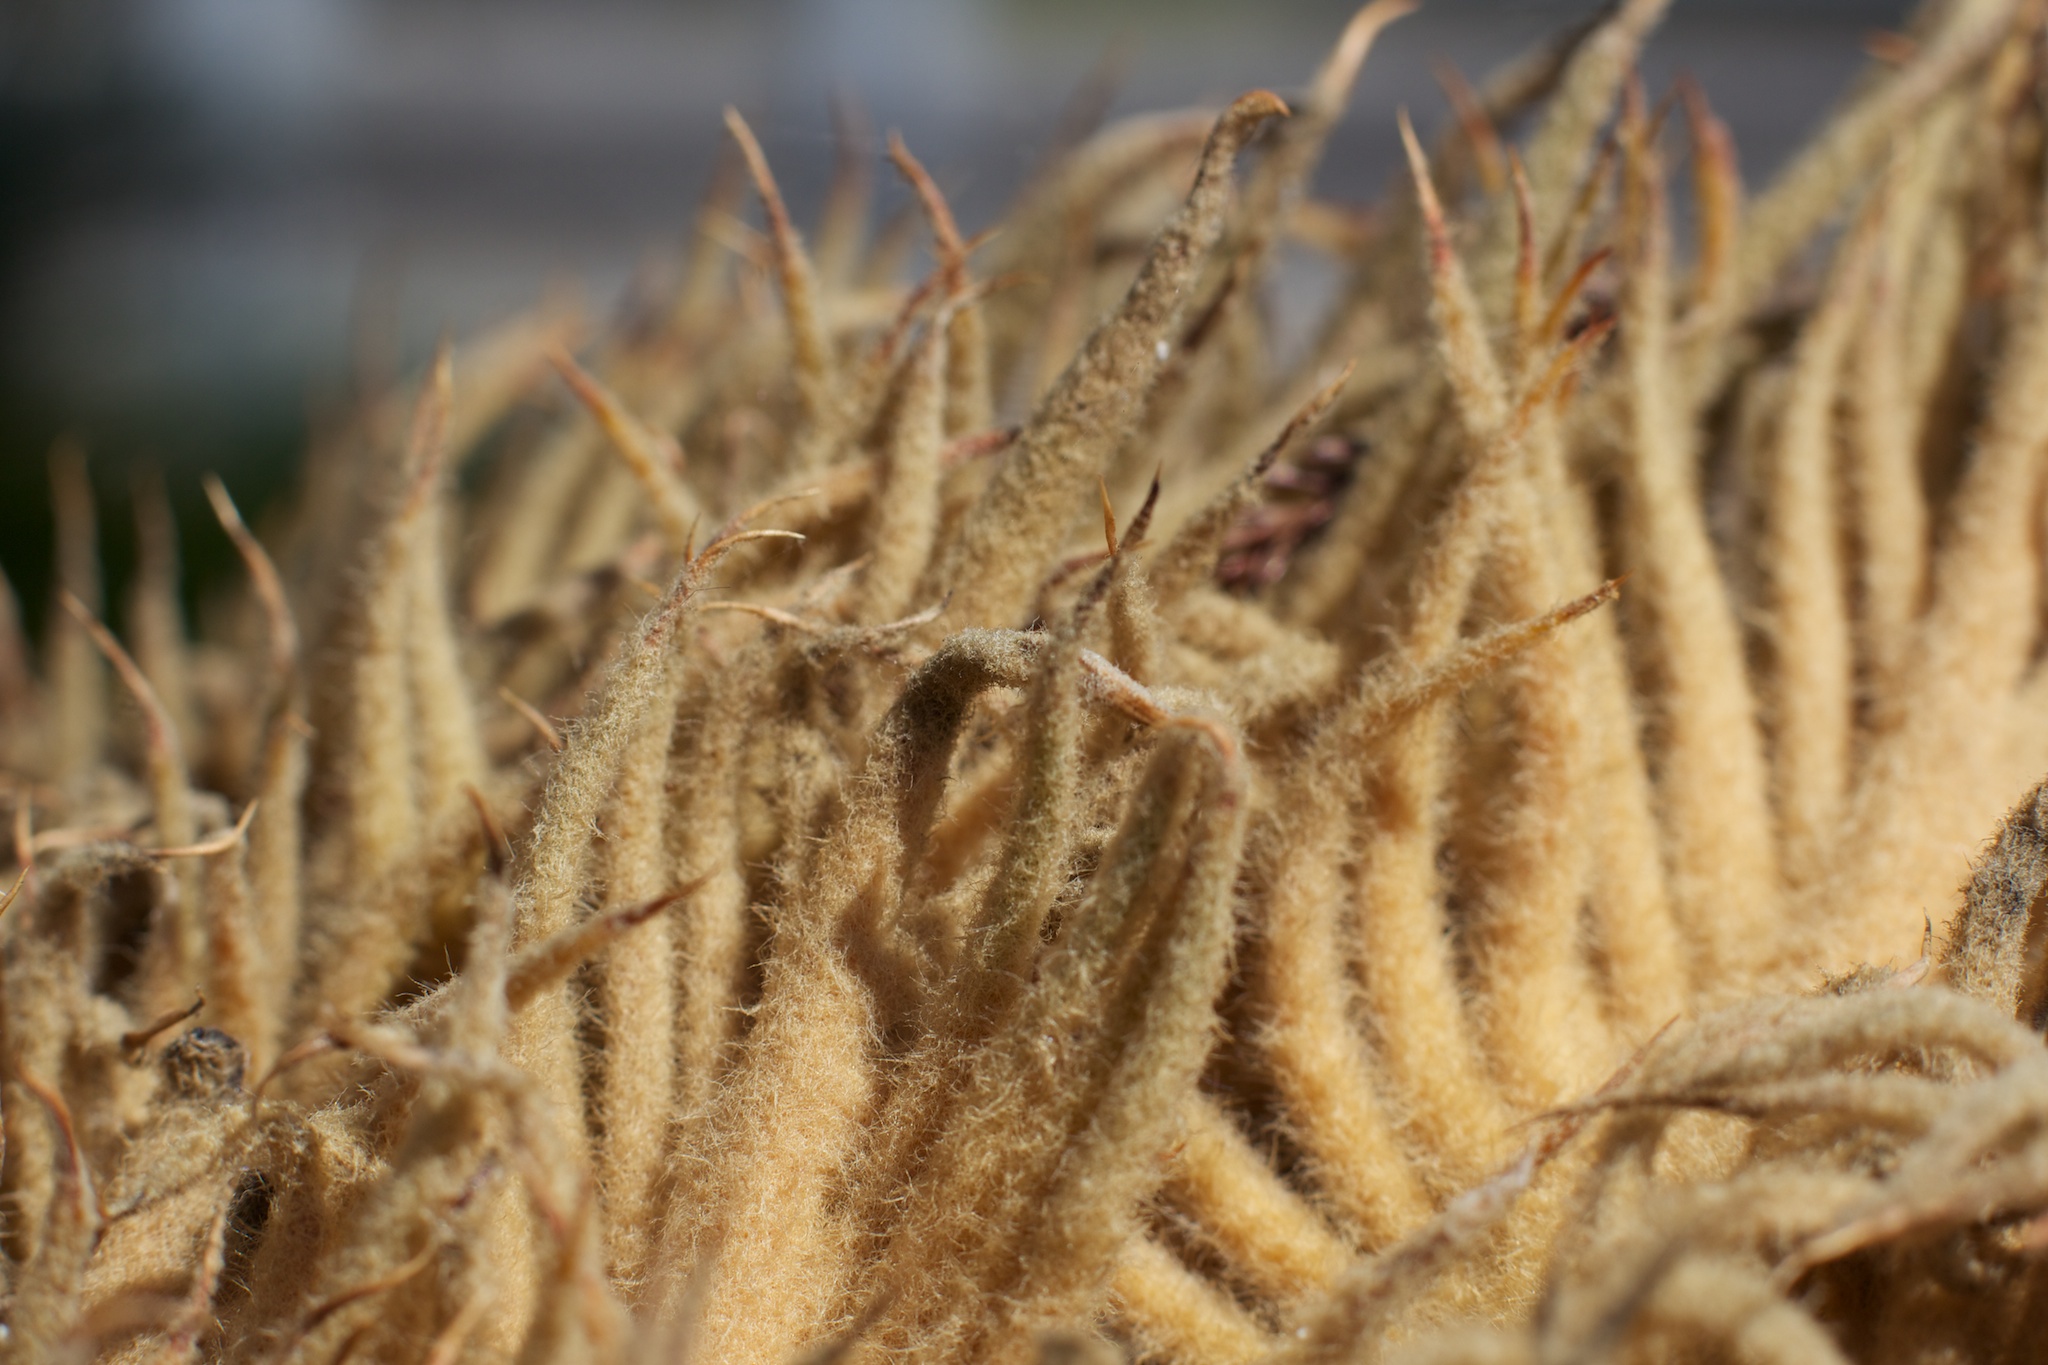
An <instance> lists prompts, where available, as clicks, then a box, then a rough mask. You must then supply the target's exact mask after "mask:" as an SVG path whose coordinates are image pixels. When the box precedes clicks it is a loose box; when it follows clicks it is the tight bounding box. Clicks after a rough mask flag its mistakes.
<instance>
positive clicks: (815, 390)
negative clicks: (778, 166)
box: [725, 107, 845, 469]
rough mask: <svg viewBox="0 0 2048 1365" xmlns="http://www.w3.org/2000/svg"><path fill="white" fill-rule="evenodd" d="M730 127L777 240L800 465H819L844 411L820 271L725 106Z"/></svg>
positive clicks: (747, 136)
mask: <svg viewBox="0 0 2048 1365" xmlns="http://www.w3.org/2000/svg"><path fill="white" fill-rule="evenodd" d="M725 126H726V130H727V131H728V132H730V133H731V134H732V138H733V141H734V142H736V143H738V144H739V149H740V155H741V156H743V157H745V158H746V162H747V171H748V173H749V174H750V175H752V176H753V179H754V189H755V191H756V192H757V193H759V194H760V196H761V207H762V209H763V210H764V211H765V212H766V214H767V216H768V236H769V240H770V241H771V242H773V243H774V246H775V270H776V275H777V277H778V279H779V280H780V282H781V285H782V304H783V310H784V314H785V316H786V318H787V320H788V324H789V339H790V349H791V354H792V359H793V368H794V370H795V375H796V389H797V400H798V401H799V402H800V403H801V404H802V405H803V410H804V420H805V424H806V430H805V432H804V435H803V437H802V439H801V447H800V450H799V452H798V458H797V462H796V463H797V467H798V468H799V469H817V468H819V467H821V466H823V465H824V464H826V463H827V462H828V461H829V460H830V458H831V456H832V452H833V446H834V444H835V443H836V442H837V440H838V438H839V434H840V429H841V426H842V425H843V423H844V421H845V415H844V414H843V413H842V412H841V411H840V410H839V401H838V393H837V390H836V382H837V373H838V363H837V360H836V359H835V357H834V355H833V351H832V342H831V338H830V337H828V336H827V335H826V334H825V321H824V316H823V313H822V311H821V309H820V307H819V301H818V294H819V290H818V276H817V272H816V270H815V269H813V267H812V265H811V260H810V257H809V256H808V255H806V254H805V252H804V246H803V241H802V239H801V238H800V237H798V235H797V230H796V227H795V226H794V225H793V224H792V223H791V222H790V220H789V210H788V209H786V208H785V207H783V203H782V192H781V191H780V190H778V189H777V188H776V185H775V178H774V176H773V175H771V174H770V173H769V171H768V158H767V157H765V156H763V155H762V154H761V144H760V143H759V142H757V141H756V140H755V139H754V132H753V129H751V128H749V127H748V126H747V121H746V120H745V119H743V118H741V117H740V114H739V111H738V110H737V109H733V108H731V107H728V108H727V109H726V111H725Z"/></svg>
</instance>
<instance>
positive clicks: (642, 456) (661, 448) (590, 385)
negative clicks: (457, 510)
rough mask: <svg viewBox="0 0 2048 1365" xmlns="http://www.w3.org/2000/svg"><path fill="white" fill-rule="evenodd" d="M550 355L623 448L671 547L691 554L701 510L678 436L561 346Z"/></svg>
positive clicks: (610, 437) (617, 447) (618, 447)
mask: <svg viewBox="0 0 2048 1365" xmlns="http://www.w3.org/2000/svg"><path fill="white" fill-rule="evenodd" d="M548 359H549V360H550V361H552V362H553V364H554V366H555V369H556V371H557V372H559V373H560V374H561V376H562V379H563V380H564V381H565V382H566V383H567V384H568V385H569V387H570V389H571V390H573V391H574V392H575V394H576V398H577V400H578V401H579V402H581V403H582V404H583V406H584V407H586V408H588V409H590V415H591V416H592V417H594V418H596V419H597V423H598V425H599V426H601V427H603V428H604V434H605V437H606V439H608V440H609V441H610V442H611V444H612V449H614V450H616V451H618V452H619V456H620V458H622V459H623V460H625V462H626V467H627V468H628V469H630V470H632V471H633V478H634V480H635V481H636V482H637V483H639V485H640V488H641V490H642V491H643V492H644V493H645V494H646V495H647V499H648V501H649V502H650V503H652V504H653V506H654V515H655V519H656V520H657V521H658V522H659V523H660V524H661V533H662V536H663V538H664V539H665V540H667V542H668V548H669V552H670V553H672V554H679V555H680V554H686V553H688V551H689V546H690V532H691V530H692V528H694V527H695V526H696V524H697V518H698V515H699V511H700V509H699V508H698V507H697V504H696V500H695V499H693V498H692V497H691V496H690V492H689V490H688V489H687V488H685V487H684V486H683V483H682V480H681V479H680V478H679V477H678V476H679V474H680V472H681V467H682V448H681V447H680V446H678V445H676V443H675V439H674V438H673V437H670V436H666V435H662V434H660V433H657V432H654V431H651V430H649V429H648V427H647V426H646V424H645V423H643V422H641V421H640V419H639V418H637V417H635V416H634V415H633V414H632V413H631V412H630V411H628V410H627V408H626V406H625V404H624V403H622V402H621V401H620V400H619V398H618V395H616V394H614V393H613V392H612V391H611V390H610V389H608V388H606V387H605V385H604V384H603V383H602V382H601V381H600V380H599V379H598V378H597V377H596V376H595V375H592V374H591V373H590V372H589V371H588V370H586V369H584V368H583V367H582V366H581V365H578V364H577V363H576V362H575V360H574V359H572V358H571V357H570V356H569V354H568V353H567V352H566V351H556V352H555V353H554V354H552V355H551V356H549V357H548Z"/></svg>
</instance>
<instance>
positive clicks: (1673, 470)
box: [1621, 139, 1777, 983]
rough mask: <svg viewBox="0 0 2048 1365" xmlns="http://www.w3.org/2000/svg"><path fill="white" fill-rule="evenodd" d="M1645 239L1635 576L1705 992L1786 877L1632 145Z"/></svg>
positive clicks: (1666, 800)
mask: <svg viewBox="0 0 2048 1365" xmlns="http://www.w3.org/2000/svg"><path fill="white" fill-rule="evenodd" d="M1626 150H1627V153H1628V155H1627V156H1626V158H1625V162H1626V166H1627V168H1628V175H1629V183H1628V194H1627V197H1628V211H1629V214H1630V217H1631V220H1632V228H1633V232H1634V234H1635V235H1634V239H1633V241H1632V242H1631V244H1630V246H1631V251H1632V253H1633V255H1632V259H1631V261H1630V272H1629V286H1628V289H1627V291H1626V292H1625V293H1624V294H1623V296H1622V302H1621V318H1622V331H1623V334H1624V335H1625V337H1626V338H1627V340H1626V341H1625V342H1624V344H1623V347H1622V352H1623V363H1624V364H1625V366H1626V373H1627V385H1628V394H1629V398H1628V402H1629V409H1630V411H1629V419H1628V420H1629V428H1628V430H1629V436H1630V439H1629V441H1628V442H1627V443H1626V445H1625V447H1624V450H1625V463H1624V466H1623V474H1622V477H1623V498H1624V508H1623V514H1622V518H1623V520H1622V527H1623V555H1624V559H1623V563H1624V564H1625V565H1626V566H1627V568H1628V569H1629V570H1630V572H1631V573H1632V574H1633V575H1634V581H1635V582H1636V583H1637V584H1638V585H1639V593H1638V597H1637V600H1639V601H1640V603H1641V610H1642V612H1643V615H1644V617H1645V618H1646V619H1645V621H1644V625H1643V627H1642V629H1641V630H1640V632H1639V638H1640V639H1641V640H1642V641H1643V644H1642V645H1641V646H1640V648H1641V650H1642V651H1643V654H1644V655H1645V656H1646V657H1645V658H1643V659H1642V661H1641V662H1642V664H1643V665H1647V666H1648V667H1650V668H1652V669H1654V670H1655V677H1656V687H1657V692H1656V694H1655V697H1654V699H1653V701H1652V708H1653V709H1652V711H1651V725H1652V727H1653V728H1652V731H1651V733H1652V734H1653V735H1654V736H1656V743H1655V748H1654V749H1653V763H1654V765H1655V771H1656V773H1657V796H1658V804H1659V807H1660V812H1661V814H1662V817H1663V820H1662V823H1663V826H1664V829H1665V831H1666V838H1667V839H1668V840H1669V845H1668V847H1667V851H1666V857H1667V859H1668V861H1669V866H1670V879H1671V894H1672V907H1673V910H1674V911H1675V912H1676V914H1677V916H1678V920H1679V924H1680V927H1681V928H1682V929H1683V930H1684V932H1685V935H1686V938H1687V941H1688V943H1689V944H1690V945H1691V947H1692V949H1693V951H1694V952H1696V953H1698V954H1699V955H1700V958H1701V966H1700V970H1699V971H1698V972H1696V973H1695V979H1696V980H1698V981H1700V982H1702V983H1704V982H1709V981H1714V980H1717V979H1725V978H1726V977H1727V975H1728V974H1729V973H1732V972H1737V971H1739V970H1741V968H1742V967H1743V966H1744V965H1745V961H1746V958H1747V957H1748V955H1751V954H1754V953H1755V952H1756V949H1757V947H1758V945H1760V944H1762V943H1764V942H1767V941H1768V939H1769V937H1770V932H1769V929H1768V927H1767V926H1768V924H1769V909H1770V907H1771V905H1772V904H1773V903H1774V900H1775V896H1776V884H1777V868H1776V861H1777V860H1776V858H1775V856H1774V838H1773V835H1772V833H1771V824H1770V813H1769V810H1768V808H1767V804H1766V786H1765V782H1766V769H1765V764H1764V758H1763V752H1762V736H1761V735H1760V733H1759V731H1758V728H1757V718H1756V707H1755V702H1754V700H1753V699H1752V697H1751V694H1750V689H1749V682H1748V679H1747V678H1746V677H1745V676H1744V674H1743V669H1742V647H1741V634H1740V632H1739V630H1738V628H1737V626H1736V622H1735V616H1734V611H1733V608H1732V606H1731V604H1730V602H1729V600H1728V593H1727V589H1726V587H1725V585H1724V584H1723V582H1722V580H1721V573H1720V569H1719V567H1718V565H1717V564H1716V562H1715V558H1714V552H1713V547H1712V544H1711V542H1710V541H1709V540H1708V537H1707V528H1706V525H1705V520H1704V518H1703V516H1702V514H1701V511H1700V507H1699V499H1698V496H1697V493H1696V491H1695V489H1696V486H1697V480H1698V477H1699V476H1698V473H1697V470H1696V469H1695V467H1694V465H1695V460H1696V455H1695V452H1694V451H1693V450H1692V449H1690V448H1689V446H1688V443H1687V440H1686V438H1685V436H1684V435H1683V430H1684V428H1683V426H1682V424H1681V423H1680V421H1679V415H1680V411H1681V407H1680V405H1681V403H1682V398H1681V395H1680V393H1679V390H1678V385H1679V382H1680V381H1679V379H1678V376H1677V375H1676V373H1675V372H1674V367H1673V362H1674V352H1673V345H1672V338H1671V329H1670V323H1669V318H1670V315H1671V276H1670V271H1671V265H1670V250H1671V247H1670V231H1669V224H1668V222H1667V221H1666V218H1665V200H1664V191H1663V184H1662V179H1661V175H1660V172H1659V170H1658V167H1657V165H1656V161H1655V157H1654V153H1653V152H1652V150H1651V149H1650V148H1649V147H1648V146H1647V145H1644V144H1643V143H1642V142H1641V140H1640V139H1632V140H1630V141H1629V142H1628V143H1627V145H1626Z"/></svg>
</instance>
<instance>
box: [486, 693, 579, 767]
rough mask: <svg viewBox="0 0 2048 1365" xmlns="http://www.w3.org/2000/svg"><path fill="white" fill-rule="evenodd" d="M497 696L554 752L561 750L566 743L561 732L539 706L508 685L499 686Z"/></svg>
mask: <svg viewBox="0 0 2048 1365" xmlns="http://www.w3.org/2000/svg"><path fill="white" fill-rule="evenodd" d="M498 696H499V698H500V699H501V700H502V701H503V702H504V703H505V704H506V705H507V706H509V707H511V708H512V709H513V710H514V711H517V712H518V713H519V714H520V716H521V718H523V719H524V720H525V721H526V723H527V724H528V725H531V726H532V727H533V728H534V730H535V731H537V732H538V733H539V735H540V737H541V738H542V739H543V740H546V741H547V746H548V747H549V748H550V749H553V750H554V751H555V752H556V753H560V752H562V747H563V745H564V744H565V743H566V741H565V740H563V738H562V732H561V731H560V730H558V729H556V728H555V723H554V722H553V721H551V720H549V719H548V718H547V717H546V716H544V715H542V714H541V712H540V708H539V707H537V706H535V705H534V704H533V703H532V702H530V701H528V700H526V698H524V697H522V696H520V695H519V694H518V693H517V692H514V691H513V690H512V689H511V688H509V687H503V686H501V687H499V688H498Z"/></svg>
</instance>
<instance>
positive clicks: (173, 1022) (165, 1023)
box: [121, 991, 206, 1061]
mask: <svg viewBox="0 0 2048 1365" xmlns="http://www.w3.org/2000/svg"><path fill="white" fill-rule="evenodd" d="M192 994H193V996H194V997H195V998H194V999H193V1001H192V1003H191V1004H190V1005H188V1006H186V1007H185V1008H184V1009H181V1010H169V1011H167V1012H165V1013H164V1014H161V1015H158V1016H157V1017H156V1018H155V1019H152V1020H151V1021H150V1022H149V1023H147V1024H144V1025H143V1026H142V1027H141V1028H139V1029H131V1030H129V1031H128V1032H127V1033H124V1034H122V1035H121V1051H123V1052H125V1053H127V1054H128V1055H129V1060H131V1061H133V1060H134V1059H135V1056H136V1054H138V1053H140V1052H141V1051H142V1049H144V1048H146V1047H148V1046H149V1045H150V1043H151V1041H152V1040H154V1039H155V1038H156V1037H158V1036H159V1035H160V1034H163V1033H166V1032H168V1031H169V1030H171V1029H174V1028H176V1027H177V1026H178V1025H180V1024H182V1023H184V1022H185V1021H186V1020H187V1019H190V1018H192V1017H193V1016H194V1015H196V1014H198V1013H199V1011H201V1010H203V1009H205V1008H206V996H205V995H204V994H202V993H201V992H199V991H194V992H192Z"/></svg>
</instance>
